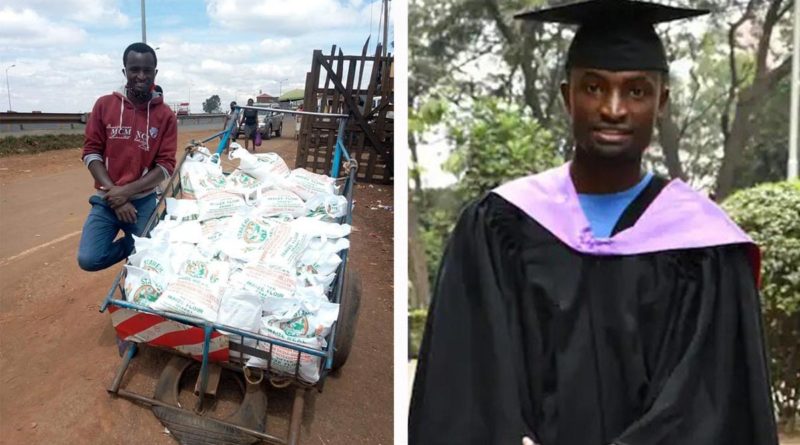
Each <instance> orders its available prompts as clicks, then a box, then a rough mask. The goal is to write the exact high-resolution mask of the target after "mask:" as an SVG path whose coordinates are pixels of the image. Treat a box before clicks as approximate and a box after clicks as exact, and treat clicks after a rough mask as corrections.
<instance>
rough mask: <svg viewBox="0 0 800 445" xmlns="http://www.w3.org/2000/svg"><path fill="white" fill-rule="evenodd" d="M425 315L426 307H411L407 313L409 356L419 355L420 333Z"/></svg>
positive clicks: (423, 327)
mask: <svg viewBox="0 0 800 445" xmlns="http://www.w3.org/2000/svg"><path fill="white" fill-rule="evenodd" d="M427 317H428V310H427V309H413V310H411V311H409V313H408V356H409V358H411V357H417V355H419V346H420V343H422V334H423V333H424V332H425V319H426V318H427Z"/></svg>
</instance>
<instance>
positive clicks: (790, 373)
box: [723, 181, 800, 432]
mask: <svg viewBox="0 0 800 445" xmlns="http://www.w3.org/2000/svg"><path fill="white" fill-rule="evenodd" d="M723 207H724V208H725V210H726V211H727V212H728V214H730V216H731V218H733V219H734V221H736V222H737V223H738V224H739V225H740V226H741V227H742V228H743V229H744V230H745V231H746V232H747V233H748V234H749V235H750V236H751V237H752V238H753V240H754V241H755V242H756V243H758V245H759V246H760V247H761V252H762V287H761V295H762V301H763V308H762V309H763V313H764V314H763V315H764V328H765V331H766V337H767V344H768V348H769V358H770V368H771V369H770V371H771V373H772V383H773V392H774V396H775V403H776V407H777V409H778V416H779V422H780V424H781V425H782V426H783V429H784V430H786V431H787V432H791V431H793V430H794V429H795V428H796V426H797V422H798V416H800V182H798V181H795V182H780V183H774V184H764V185H760V186H757V187H754V188H751V189H746V190H741V191H739V192H737V193H735V194H734V195H733V196H731V197H730V198H728V199H727V200H726V201H725V203H724V204H723Z"/></svg>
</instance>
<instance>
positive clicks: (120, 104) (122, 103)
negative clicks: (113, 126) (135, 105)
mask: <svg viewBox="0 0 800 445" xmlns="http://www.w3.org/2000/svg"><path fill="white" fill-rule="evenodd" d="M124 105H125V98H124V97H123V98H122V100H121V101H119V128H120V129H121V128H122V112H123V111H124V110H125V107H124Z"/></svg>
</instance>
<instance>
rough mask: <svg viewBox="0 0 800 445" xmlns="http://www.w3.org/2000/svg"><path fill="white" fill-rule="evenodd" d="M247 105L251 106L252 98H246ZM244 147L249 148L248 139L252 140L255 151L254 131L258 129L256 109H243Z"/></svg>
mask: <svg viewBox="0 0 800 445" xmlns="http://www.w3.org/2000/svg"><path fill="white" fill-rule="evenodd" d="M247 106H249V107H252V106H253V99H247ZM242 119H243V120H244V148H245V150H249V148H248V146H249V143H250V141H252V142H253V152H255V151H256V131H258V110H244V113H242Z"/></svg>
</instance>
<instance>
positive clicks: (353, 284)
mask: <svg viewBox="0 0 800 445" xmlns="http://www.w3.org/2000/svg"><path fill="white" fill-rule="evenodd" d="M360 305H361V276H359V275H358V273H357V272H355V271H354V270H353V269H352V268H348V269H347V272H346V273H345V275H344V284H343V285H342V301H340V302H339V321H338V322H337V323H336V338H335V339H334V345H333V348H334V350H333V364H332V366H331V371H336V370H337V369H340V368H341V367H342V366H344V364H345V362H347V357H348V356H349V355H350V349H351V348H352V346H353V337H355V334H356V323H357V322H358V308H359V306H360Z"/></svg>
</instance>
